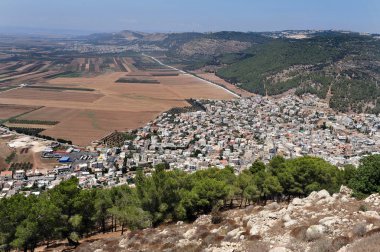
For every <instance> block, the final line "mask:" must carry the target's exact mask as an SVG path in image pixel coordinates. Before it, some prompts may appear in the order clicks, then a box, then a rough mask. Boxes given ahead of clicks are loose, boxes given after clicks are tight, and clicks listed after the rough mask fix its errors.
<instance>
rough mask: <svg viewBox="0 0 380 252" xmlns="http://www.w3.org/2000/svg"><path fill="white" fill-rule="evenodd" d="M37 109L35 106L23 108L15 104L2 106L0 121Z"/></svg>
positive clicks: (0, 107) (0, 106) (0, 105)
mask: <svg viewBox="0 0 380 252" xmlns="http://www.w3.org/2000/svg"><path fill="white" fill-rule="evenodd" d="M34 109H36V107H34V106H22V105H15V104H0V120H5V119H8V118H11V117H14V116H17V115H21V114H24V113H27V112H30V111H32V110H34Z"/></svg>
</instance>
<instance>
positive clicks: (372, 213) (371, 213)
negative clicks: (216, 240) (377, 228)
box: [360, 211, 380, 220]
mask: <svg viewBox="0 0 380 252" xmlns="http://www.w3.org/2000/svg"><path fill="white" fill-rule="evenodd" d="M360 213H361V214H362V215H364V216H365V217H368V218H374V219H377V220H380V215H379V213H378V212H376V211H365V212H360Z"/></svg>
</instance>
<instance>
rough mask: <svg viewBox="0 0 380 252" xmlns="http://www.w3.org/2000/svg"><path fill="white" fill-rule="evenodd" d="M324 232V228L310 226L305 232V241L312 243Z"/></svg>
mask: <svg viewBox="0 0 380 252" xmlns="http://www.w3.org/2000/svg"><path fill="white" fill-rule="evenodd" d="M325 232H326V228H325V227H324V226H322V225H312V226H310V227H309V228H308V229H307V230H306V239H307V240H308V241H313V240H316V239H319V238H321V237H322V235H323V234H324V233H325Z"/></svg>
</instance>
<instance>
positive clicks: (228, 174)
mask: <svg viewBox="0 0 380 252" xmlns="http://www.w3.org/2000/svg"><path fill="white" fill-rule="evenodd" d="M378 167H380V155H373V156H368V157H365V158H363V159H362V160H361V163H360V166H359V167H358V168H355V167H353V166H346V167H345V169H338V168H337V167H336V166H333V165H331V164H330V163H328V162H326V161H324V160H322V159H320V158H315V157H301V158H296V159H289V160H285V159H284V158H282V157H280V156H277V157H274V158H273V159H272V160H271V161H270V162H269V164H267V165H266V164H264V163H263V162H261V161H259V160H257V161H255V162H254V163H253V165H252V166H251V167H250V168H249V169H247V170H245V171H243V172H241V173H239V174H235V172H234V170H233V169H232V168H231V167H226V168H224V169H218V168H209V169H206V170H199V171H196V172H194V173H185V172H183V171H181V170H166V169H165V168H166V167H165V166H164V165H158V166H156V168H155V170H154V171H153V172H151V173H144V171H143V170H142V169H138V170H137V172H136V176H135V178H134V181H133V182H134V185H135V186H134V187H129V186H127V185H125V186H119V187H113V188H109V189H99V188H96V189H89V190H82V189H81V188H80V187H79V186H78V179H77V178H74V177H73V178H71V179H68V180H66V181H63V182H61V183H60V184H59V185H58V186H56V187H54V188H53V189H51V190H48V191H45V192H43V193H41V195H40V196H34V195H31V196H28V197H25V196H23V195H15V196H12V197H10V198H5V199H2V200H0V223H1V225H0V244H1V246H2V247H1V248H0V249H3V250H11V249H22V250H24V251H26V250H31V251H33V250H34V249H35V248H36V246H38V245H42V244H45V245H49V243H51V242H52V241H54V240H58V239H67V240H68V243H69V244H71V245H77V244H78V243H79V240H80V238H81V237H84V236H86V235H91V234H93V233H96V232H106V231H115V230H116V228H117V227H118V228H121V230H122V232H124V230H125V229H129V230H136V229H142V228H146V227H155V226H158V225H160V224H162V223H167V222H174V221H180V220H182V221H192V220H195V219H196V217H197V216H199V215H201V214H209V213H211V214H212V215H213V219H215V220H216V219H217V218H214V217H218V213H219V211H221V210H223V209H226V208H231V207H244V206H247V205H251V204H265V203H266V201H268V200H277V201H289V200H291V199H292V198H293V197H305V196H307V195H308V194H309V193H310V192H312V191H317V190H322V189H326V190H328V191H329V192H330V193H334V192H337V191H338V190H339V187H340V186H341V185H349V186H350V187H351V188H353V189H354V191H355V194H356V195H357V196H361V197H363V196H365V195H368V194H370V193H374V192H380V170H379V169H378ZM219 216H220V215H219Z"/></svg>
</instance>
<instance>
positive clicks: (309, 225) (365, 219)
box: [76, 187, 380, 252]
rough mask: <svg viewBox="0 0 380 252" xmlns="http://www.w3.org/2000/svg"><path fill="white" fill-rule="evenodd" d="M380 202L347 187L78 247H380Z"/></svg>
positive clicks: (280, 251)
mask: <svg viewBox="0 0 380 252" xmlns="http://www.w3.org/2000/svg"><path fill="white" fill-rule="evenodd" d="M379 202H380V195H378V194H374V195H371V196H369V197H368V198H367V199H365V200H362V201H359V200H357V199H354V198H352V197H351V190H349V189H348V188H346V187H342V188H341V190H340V192H339V193H337V194H334V195H330V194H329V193H328V192H327V191H325V190H322V191H319V192H313V193H311V194H310V195H309V196H308V197H307V198H304V199H299V198H295V199H293V200H292V201H291V203H289V204H285V203H276V202H274V203H270V204H267V205H266V206H250V207H247V208H245V209H233V210H229V211H226V212H224V213H223V221H222V222H221V223H220V224H212V223H211V216H210V215H203V216H200V217H199V218H198V219H197V220H196V221H195V222H194V223H191V224H188V223H183V222H178V223H177V224H172V225H167V226H161V227H158V228H155V229H153V228H151V229H145V230H140V231H136V232H128V233H127V234H126V235H124V236H121V237H117V238H108V239H101V240H97V241H94V242H86V243H83V244H81V245H80V246H79V247H78V248H77V249H76V251H81V252H87V251H91V252H92V251H96V252H108V251H182V252H183V251H208V252H219V251H220V252H222V251H223V252H225V251H227V252H228V251H231V252H232V251H270V252H290V251H312V252H313V251H340V252H351V251H364V250H363V249H366V250H365V251H379V247H380V216H379V211H380V207H379ZM364 205H365V209H368V211H366V212H363V211H360V209H363V207H362V206H364Z"/></svg>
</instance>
